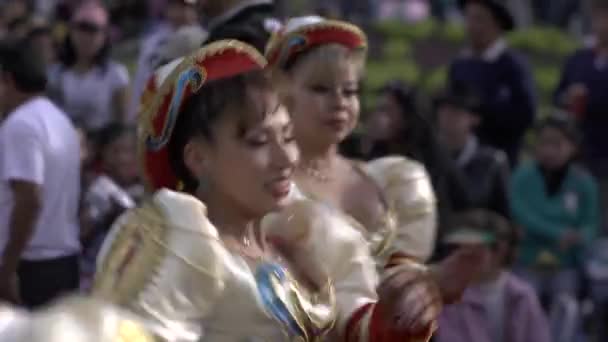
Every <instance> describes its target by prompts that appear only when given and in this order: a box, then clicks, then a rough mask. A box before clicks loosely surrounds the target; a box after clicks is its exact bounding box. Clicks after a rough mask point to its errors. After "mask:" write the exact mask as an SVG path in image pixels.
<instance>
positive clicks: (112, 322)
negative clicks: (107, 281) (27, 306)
mask: <svg viewBox="0 0 608 342" xmlns="http://www.w3.org/2000/svg"><path fill="white" fill-rule="evenodd" d="M0 341H11V342H65V341H70V342H164V341H168V339H166V338H165V337H164V336H163V335H162V333H161V331H160V330H159V329H158V327H156V326H154V325H152V324H149V323H148V322H145V321H143V320H141V319H139V318H137V317H135V316H134V315H132V314H131V313H128V312H126V311H123V310H121V309H119V308H117V307H115V306H112V305H109V304H108V303H105V302H102V301H99V300H96V299H93V298H87V297H81V296H73V297H68V298H63V299H61V300H59V301H58V302H55V303H52V304H51V305H49V306H47V307H45V308H43V309H39V310H38V311H35V312H33V313H29V312H25V311H21V310H19V309H17V308H14V307H10V306H4V307H2V308H0ZM180 342H186V341H185V340H182V341H180ZM189 342H195V340H192V341H189Z"/></svg>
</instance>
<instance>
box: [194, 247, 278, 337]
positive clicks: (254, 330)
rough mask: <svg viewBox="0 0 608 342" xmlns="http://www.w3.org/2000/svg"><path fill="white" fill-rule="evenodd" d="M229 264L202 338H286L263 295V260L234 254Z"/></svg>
mask: <svg viewBox="0 0 608 342" xmlns="http://www.w3.org/2000/svg"><path fill="white" fill-rule="evenodd" d="M230 264H231V265H230V267H229V268H228V272H227V278H226V282H225V284H226V287H225V290H224V292H223V295H222V296H221V298H220V299H219V300H218V302H217V303H216V304H215V306H214V310H213V312H212V313H211V314H210V315H209V316H208V317H207V318H206V319H205V320H204V322H203V329H204V337H203V338H202V340H201V341H235V342H236V341H239V342H241V341H287V339H286V335H285V333H284V332H283V329H282V327H281V325H280V324H279V323H278V322H277V321H276V320H275V319H273V318H272V316H271V310H272V308H271V307H269V306H268V305H266V304H265V303H264V301H263V298H262V297H261V291H260V286H259V281H258V279H256V272H257V271H258V270H259V267H260V266H261V265H262V261H260V262H259V263H257V262H253V263H252V262H248V261H246V260H244V259H243V258H240V257H233V258H232V260H230Z"/></svg>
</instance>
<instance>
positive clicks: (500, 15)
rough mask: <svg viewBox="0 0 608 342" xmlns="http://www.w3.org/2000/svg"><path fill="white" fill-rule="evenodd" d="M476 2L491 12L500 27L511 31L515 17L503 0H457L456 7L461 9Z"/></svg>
mask: <svg viewBox="0 0 608 342" xmlns="http://www.w3.org/2000/svg"><path fill="white" fill-rule="evenodd" d="M473 2H474V3H477V4H480V5H482V6H484V7H486V8H487V9H489V10H490V12H492V15H493V16H494V18H496V21H497V22H498V24H499V25H500V27H501V28H502V29H503V30H505V31H511V30H513V29H514V28H515V19H514V18H513V16H512V15H511V12H510V11H509V9H508V8H507V6H506V5H505V4H504V1H501V0H458V7H460V9H461V10H464V8H465V7H466V6H467V4H469V3H473Z"/></svg>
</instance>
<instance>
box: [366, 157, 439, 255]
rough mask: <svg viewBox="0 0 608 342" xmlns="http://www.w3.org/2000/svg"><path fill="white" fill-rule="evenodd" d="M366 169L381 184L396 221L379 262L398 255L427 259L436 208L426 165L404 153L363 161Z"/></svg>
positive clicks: (430, 252) (433, 244) (433, 236)
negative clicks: (410, 158)
mask: <svg viewBox="0 0 608 342" xmlns="http://www.w3.org/2000/svg"><path fill="white" fill-rule="evenodd" d="M363 169H364V171H365V172H366V173H367V174H368V175H369V176H370V177H371V178H372V179H373V180H374V181H375V182H376V183H377V184H378V186H379V187H380V189H381V191H382V193H383V194H384V197H385V199H386V201H387V202H388V203H387V204H388V206H389V208H390V210H391V211H392V213H393V214H394V219H395V221H396V222H395V232H394V237H393V239H392V240H391V241H390V242H389V245H388V246H387V249H386V250H385V251H384V252H383V253H382V255H380V259H381V260H380V263H381V264H386V263H387V262H389V261H390V258H391V257H394V256H398V255H401V256H407V257H413V258H415V259H417V260H418V261H421V262H424V261H426V260H428V258H430V256H431V254H432V252H433V248H434V246H435V237H436V233H437V209H436V198H435V193H434V192H433V187H432V185H431V180H430V177H429V175H428V173H427V171H426V169H425V168H424V166H423V165H422V164H420V163H418V162H416V161H413V160H409V159H406V158H403V157H385V158H380V159H376V160H373V161H371V162H369V163H367V164H364V166H363Z"/></svg>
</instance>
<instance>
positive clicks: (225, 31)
mask: <svg viewBox="0 0 608 342" xmlns="http://www.w3.org/2000/svg"><path fill="white" fill-rule="evenodd" d="M247 3H250V4H247ZM242 6H243V7H242V8H241V9H239V10H237V11H236V12H234V13H231V12H230V11H229V12H228V15H227V16H222V17H220V18H217V19H215V20H212V21H211V23H210V24H209V27H208V29H209V38H207V40H206V41H205V42H204V43H203V44H208V43H211V42H214V41H217V40H221V39H238V40H240V41H242V42H245V43H248V44H250V45H252V46H254V47H255V48H257V49H258V50H259V51H260V52H262V53H264V50H265V49H266V44H267V43H268V40H269V39H270V36H271V34H272V32H273V30H275V29H276V28H277V26H278V25H279V21H278V19H277V18H276V17H275V5H274V3H273V2H272V1H263V0H258V1H255V0H249V1H245V2H244V5H242Z"/></svg>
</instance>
